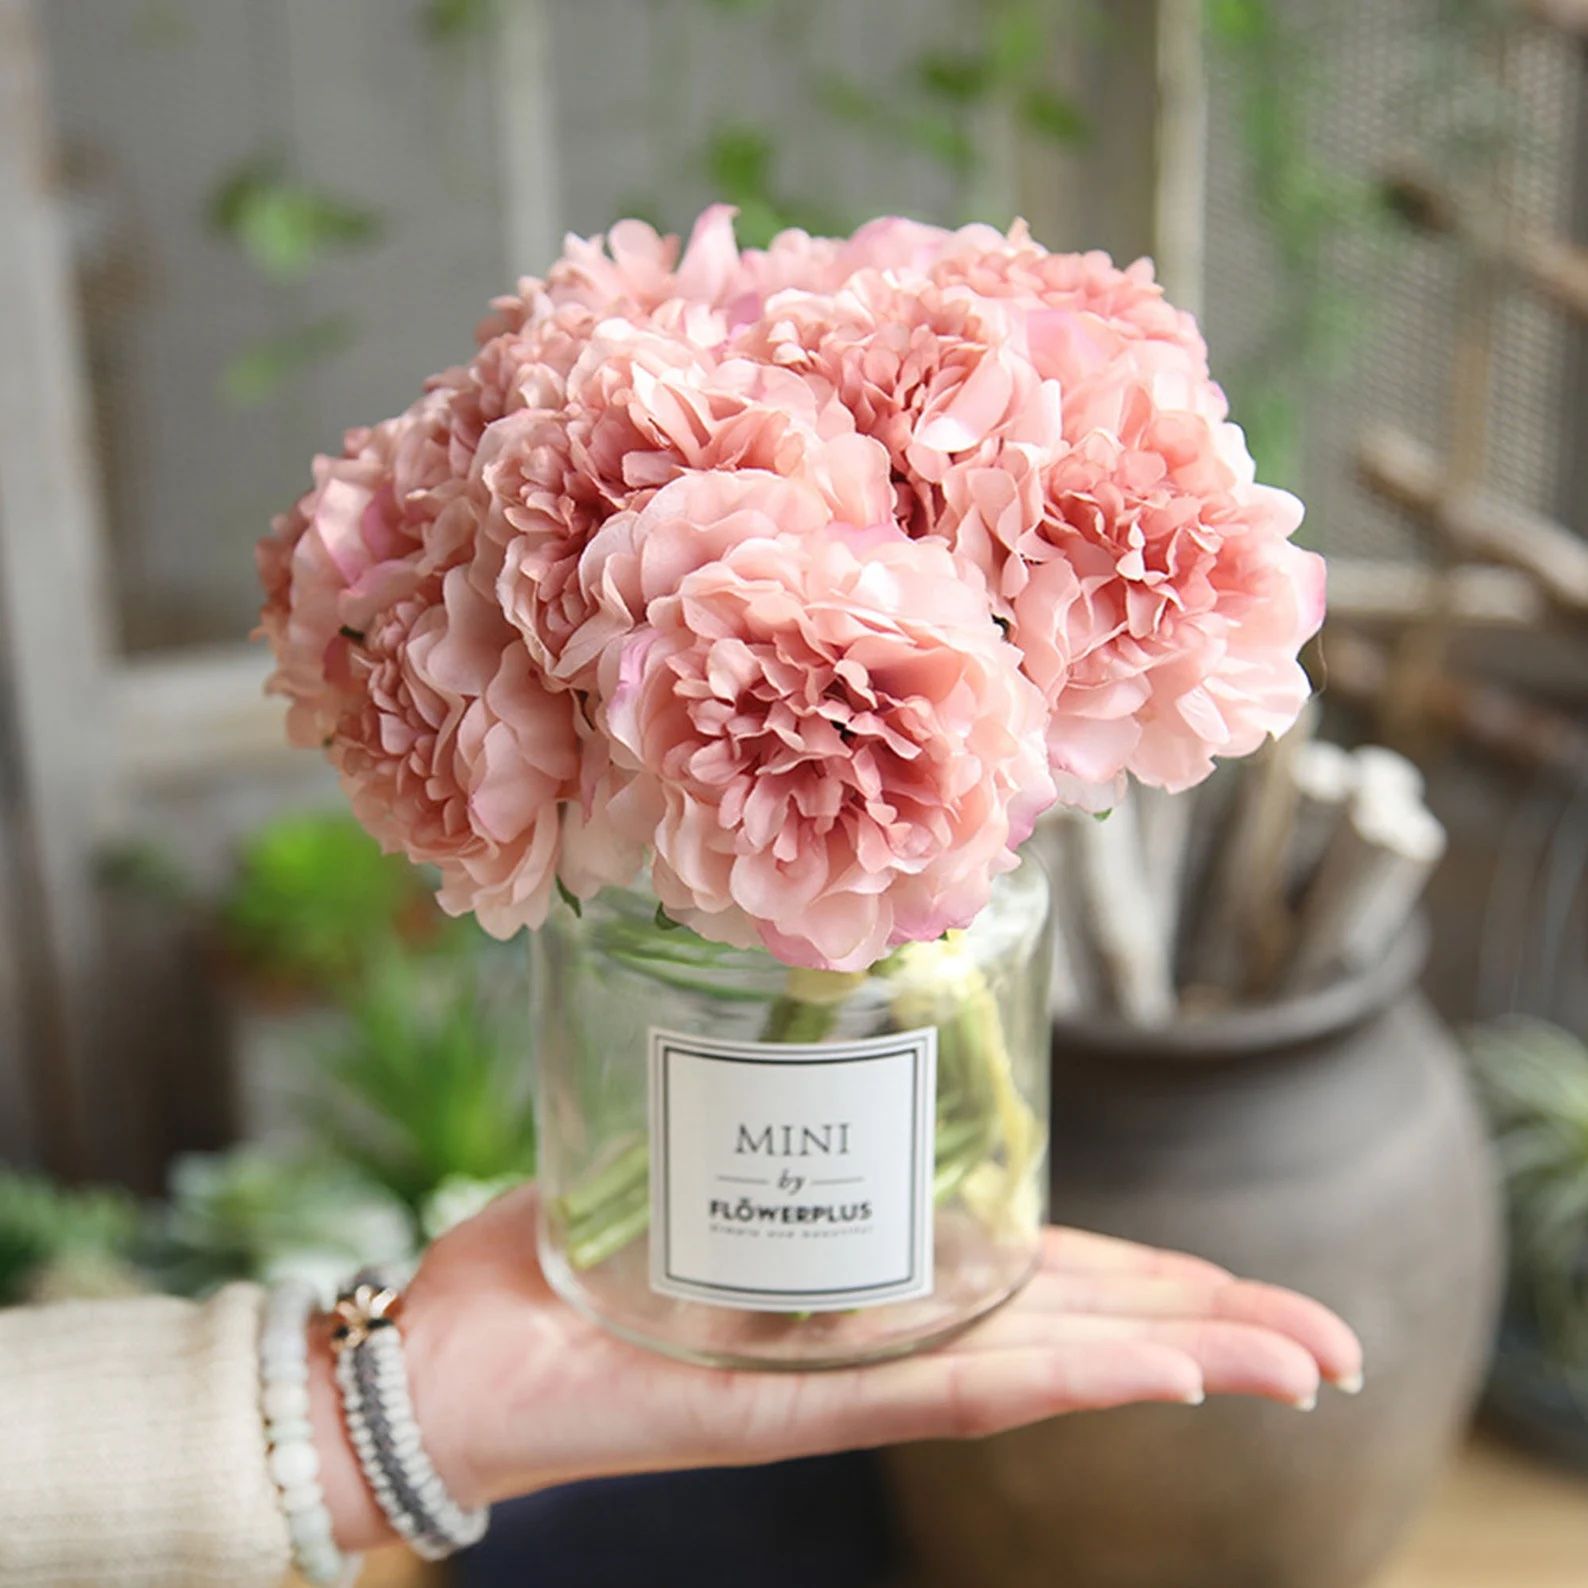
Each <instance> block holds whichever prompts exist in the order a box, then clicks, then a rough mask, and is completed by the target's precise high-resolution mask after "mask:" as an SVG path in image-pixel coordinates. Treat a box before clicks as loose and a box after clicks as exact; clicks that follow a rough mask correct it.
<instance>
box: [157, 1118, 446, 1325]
mask: <svg viewBox="0 0 1588 1588" xmlns="http://www.w3.org/2000/svg"><path fill="white" fill-rule="evenodd" d="M414 1250H415V1230H414V1222H413V1219H412V1216H411V1215H410V1213H409V1211H408V1209H407V1208H406V1207H405V1206H404V1205H403V1204H402V1203H401V1202H400V1201H399V1200H398V1199H397V1198H396V1197H394V1196H393V1195H392V1194H391V1192H390V1191H388V1190H386V1189H385V1188H384V1187H382V1186H380V1185H378V1184H375V1183H373V1182H371V1181H370V1180H369V1179H368V1178H366V1177H365V1176H363V1175H361V1174H360V1173H359V1172H358V1171H357V1170H356V1169H354V1168H352V1167H350V1166H349V1165H347V1164H342V1163H337V1162H335V1161H334V1160H330V1159H327V1158H326V1157H324V1156H322V1155H320V1154H317V1153H314V1152H312V1151H311V1152H302V1153H283V1152H278V1151H274V1150H272V1149H269V1148H266V1147H238V1148H234V1149H232V1150H231V1151H230V1152H225V1153H214V1154H208V1153H195V1154H191V1155H189V1156H187V1157H185V1158H179V1159H178V1160H177V1162H176V1164H175V1165H174V1166H173V1168H172V1171H171V1177H170V1183H169V1201H168V1202H167V1204H166V1205H165V1207H164V1209H163V1210H162V1211H161V1213H160V1214H159V1215H158V1217H157V1220H156V1223H155V1226H154V1229H153V1231H152V1233H151V1236H150V1238H149V1241H148V1243H147V1247H146V1257H145V1263H146V1267H147V1269H148V1271H149V1272H150V1274H151V1275H152V1276H153V1277H154V1279H155V1280H156V1281H157V1282H158V1283H159V1285H160V1287H161V1288H162V1289H165V1290H169V1291H173V1292H175V1293H177V1294H179V1295H197V1294H201V1293H203V1292H204V1291H207V1290H211V1289H213V1288H214V1287H215V1286H216V1285H220V1284H224V1283H226V1282H227V1281H228V1280H232V1279H257V1280H262V1281H271V1280H275V1279H278V1278H282V1277H284V1276H286V1275H288V1274H291V1275H294V1276H298V1277H303V1278H307V1279H311V1280H315V1281H317V1282H322V1283H328V1284H335V1283H336V1282H337V1281H339V1280H342V1279H345V1278H346V1277H347V1275H348V1274H349V1273H350V1272H352V1271H353V1270H354V1269H356V1268H358V1267H361V1266H363V1265H364V1264H366V1263H396V1262H402V1261H404V1260H406V1259H408V1258H409V1257H411V1256H412V1255H413V1252H414Z"/></svg>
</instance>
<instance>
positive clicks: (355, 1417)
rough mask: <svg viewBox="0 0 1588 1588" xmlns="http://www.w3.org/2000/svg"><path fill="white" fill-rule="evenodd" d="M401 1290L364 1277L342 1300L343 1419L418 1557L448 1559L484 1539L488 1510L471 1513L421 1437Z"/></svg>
mask: <svg viewBox="0 0 1588 1588" xmlns="http://www.w3.org/2000/svg"><path fill="white" fill-rule="evenodd" d="M397 1301H398V1292H397V1290H396V1289H395V1288H394V1287H392V1286H391V1285H388V1284H386V1283H384V1282H383V1280H382V1278H381V1277H380V1276H379V1275H376V1274H372V1273H369V1272H365V1273H363V1274H360V1275H359V1276H358V1278H357V1279H355V1280H354V1282H353V1284H352V1286H351V1287H350V1288H349V1289H347V1290H345V1291H343V1293H342V1294H341V1295H340V1296H339V1297H338V1298H337V1302H336V1307H335V1310H334V1316H335V1317H336V1319H337V1320H338V1322H337V1327H336V1329H335V1332H334V1333H333V1335H332V1349H333V1350H334V1351H335V1352H336V1382H337V1385H338V1387H339V1388H340V1389H341V1392H342V1415H343V1417H344V1419H345V1420H346V1422H347V1432H348V1437H349V1439H351V1441H352V1444H353V1449H354V1451H355V1452H356V1453H357V1455H358V1461H359V1465H360V1467H362V1468H363V1471H364V1477H365V1480H366V1481H367V1482H368V1484H369V1486H370V1490H371V1492H372V1493H373V1494H374V1496H375V1499H376V1502H377V1503H378V1504H379V1506H380V1508H381V1510H382V1511H384V1512H385V1513H386V1519H387V1520H388V1521H389V1522H390V1523H391V1525H392V1526H393V1527H394V1528H395V1529H396V1530H397V1532H398V1533H399V1534H400V1535H401V1536H402V1538H403V1539H404V1540H405V1541H406V1542H407V1544H408V1545H409V1547H410V1548H411V1549H412V1550H413V1551H414V1553H415V1554H417V1555H420V1556H422V1557H423V1558H424V1559H426V1560H443V1559H445V1558H446V1556H448V1555H451V1554H453V1553H455V1552H456V1551H457V1550H460V1549H465V1548H467V1547H468V1546H469V1545H470V1544H477V1543H478V1542H479V1541H480V1539H481V1538H483V1537H484V1536H485V1529H486V1526H487V1524H488V1522H489V1520H490V1512H489V1511H488V1510H486V1509H484V1508H483V1507H482V1508H481V1509H479V1510H477V1511H465V1510H464V1509H463V1507H462V1506H460V1505H459V1504H458V1503H457V1502H456V1501H455V1500H454V1499H453V1498H452V1496H451V1495H449V1494H448V1493H447V1490H446V1485H445V1484H444V1483H443V1482H442V1481H441V1477H440V1474H439V1473H437V1471H436V1469H435V1467H434V1466H433V1465H432V1464H431V1461H430V1457H429V1456H428V1455H426V1453H425V1449H424V1446H423V1444H422V1442H421V1440H420V1435H419V1424H418V1421H417V1419H416V1418H415V1417H414V1409H413V1400H412V1398H411V1396H410V1395H409V1392H408V1373H407V1369H406V1368H405V1367H404V1365H403V1354H402V1337H401V1335H399V1334H398V1332H397V1329H396V1319H395V1318H394V1316H393V1309H394V1307H395V1306H396V1304H397Z"/></svg>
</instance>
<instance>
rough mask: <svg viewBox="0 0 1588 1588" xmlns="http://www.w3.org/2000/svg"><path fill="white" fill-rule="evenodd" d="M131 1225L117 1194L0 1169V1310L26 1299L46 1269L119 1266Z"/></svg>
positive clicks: (134, 1214)
mask: <svg viewBox="0 0 1588 1588" xmlns="http://www.w3.org/2000/svg"><path fill="white" fill-rule="evenodd" d="M137 1227H138V1210H137V1206H136V1204H135V1203H134V1202H133V1201H132V1199H131V1198H130V1197H128V1196H125V1195H124V1194H123V1193H121V1192H119V1191H108V1190H85V1191H70V1190H63V1189H60V1188H59V1187H56V1186H53V1185H51V1184H50V1183H49V1182H48V1181H47V1180H44V1179H41V1178H38V1177H36V1176H33V1175H23V1174H15V1173H12V1172H9V1171H4V1170H0V1306H11V1305H14V1304H15V1303H17V1302H21V1301H26V1300H28V1299H29V1298H30V1297H31V1296H32V1295H33V1294H34V1290H35V1286H36V1284H37V1282H38V1280H39V1278H40V1276H41V1275H43V1274H44V1273H46V1272H47V1271H48V1270H50V1269H52V1268H57V1267H62V1266H92V1267H95V1268H99V1269H104V1270H116V1269H120V1268H122V1267H123V1266H124V1264H125V1261H126V1254H127V1251H128V1249H129V1247H130V1245H131V1243H132V1240H133V1236H134V1234H135V1233H136V1230H137Z"/></svg>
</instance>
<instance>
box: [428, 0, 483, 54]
mask: <svg viewBox="0 0 1588 1588" xmlns="http://www.w3.org/2000/svg"><path fill="white" fill-rule="evenodd" d="M496 5H497V0H425V5H424V8H423V9H422V10H421V11H420V13H419V25H420V27H421V28H422V29H423V30H424V33H425V35H426V36H427V37H428V38H430V39H432V40H434V41H435V42H436V43H437V44H456V43H457V42H459V41H460V40H462V39H467V38H472V37H473V36H474V35H476V34H480V33H484V32H486V31H488V30H489V28H490V27H491V25H492V23H494V22H495V20H496Z"/></svg>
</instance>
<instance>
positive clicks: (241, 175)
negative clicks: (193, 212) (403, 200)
mask: <svg viewBox="0 0 1588 1588" xmlns="http://www.w3.org/2000/svg"><path fill="white" fill-rule="evenodd" d="M207 215H208V219H209V224H210V227H211V229H212V230H213V231H214V232H215V233H216V234H217V235H219V236H221V237H224V238H226V239H227V240H228V241H230V242H232V243H234V244H235V245H236V246H237V247H238V248H240V249H241V250H242V251H243V253H244V254H246V255H247V257H248V258H249V259H250V260H251V261H252V262H253V264H254V265H255V266H257V268H258V269H259V270H261V271H262V272H263V273H264V274H265V275H268V276H274V277H276V278H278V279H281V280H296V279H298V278H300V277H302V276H304V275H307V274H308V272H309V271H310V270H311V269H313V267H314V266H315V265H316V264H318V263H319V262H320V261H321V259H323V258H324V256H325V255H326V254H327V253H329V252H331V251H332V250H334V249H338V248H362V247H367V246H368V245H370V244H371V243H373V242H375V241H376V240H377V239H378V238H379V236H380V235H381V230H382V222H381V217H380V213H379V212H378V211H377V210H374V209H372V208H370V207H368V206H366V205H362V204H358V203H355V202H354V201H352V200H349V199H344V198H340V197H338V196H337V195H336V194H333V193H330V192H327V191H325V190H323V189H320V188H314V187H310V186H308V185H306V184H304V183H301V182H296V181H293V180H292V179H291V178H289V177H288V176H287V175H286V173H285V169H284V167H283V165H282V163H281V162H280V161H277V160H255V161H250V162H249V163H247V164H245V165H243V166H241V167H239V168H237V169H236V170H234V171H232V172H231V173H230V174H229V175H227V176H225V177H223V178H222V179H221V181H220V182H219V183H218V184H217V186H216V188H215V190H214V191H213V192H212V194H211V195H210V199H209V203H208V205H207Z"/></svg>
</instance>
